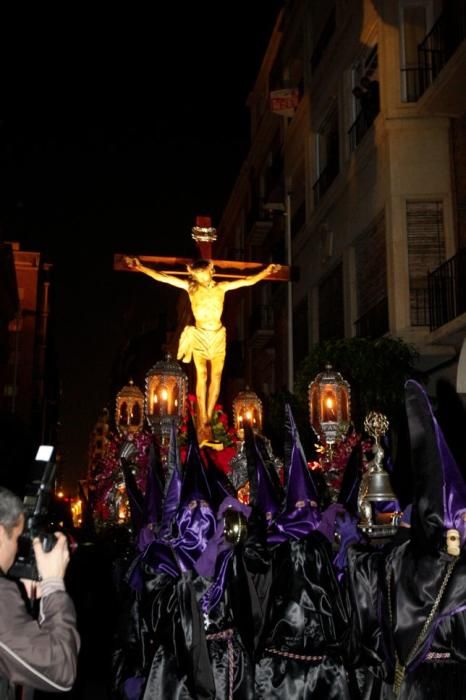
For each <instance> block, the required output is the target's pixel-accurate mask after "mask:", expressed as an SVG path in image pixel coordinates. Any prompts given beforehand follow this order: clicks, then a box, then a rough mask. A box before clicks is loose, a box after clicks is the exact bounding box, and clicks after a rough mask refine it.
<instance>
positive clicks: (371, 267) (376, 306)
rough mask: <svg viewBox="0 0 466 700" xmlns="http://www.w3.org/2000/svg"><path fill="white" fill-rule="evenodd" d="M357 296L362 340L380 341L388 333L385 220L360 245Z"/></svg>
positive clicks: (374, 226)
mask: <svg viewBox="0 0 466 700" xmlns="http://www.w3.org/2000/svg"><path fill="white" fill-rule="evenodd" d="M355 257H356V287H357V289H356V292H357V304H358V320H357V321H356V334H357V335H358V336H366V337H378V336H380V335H383V334H384V333H386V332H387V331H388V301H387V254H386V249H385V216H384V215H383V214H382V215H381V216H380V217H379V218H378V220H377V221H376V223H375V224H374V225H373V226H372V227H371V228H370V229H369V230H368V231H367V232H366V233H365V234H364V235H363V236H361V238H360V239H359V240H358V241H357V243H356V246H355Z"/></svg>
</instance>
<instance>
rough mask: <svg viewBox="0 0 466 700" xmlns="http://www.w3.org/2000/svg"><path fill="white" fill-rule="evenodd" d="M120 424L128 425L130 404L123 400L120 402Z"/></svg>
mask: <svg viewBox="0 0 466 700" xmlns="http://www.w3.org/2000/svg"><path fill="white" fill-rule="evenodd" d="M118 423H119V424H120V425H128V404H127V403H126V401H122V402H121V404H120V415H119V419H118Z"/></svg>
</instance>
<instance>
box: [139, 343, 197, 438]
mask: <svg viewBox="0 0 466 700" xmlns="http://www.w3.org/2000/svg"><path fill="white" fill-rule="evenodd" d="M187 391H188V377H187V375H186V374H185V373H184V372H183V370H182V368H181V365H180V364H179V363H178V362H177V361H176V360H173V359H172V357H171V355H170V354H167V355H166V357H165V360H160V361H159V362H156V363H155V365H154V366H153V367H152V368H151V369H150V370H149V371H148V373H147V374H146V396H145V400H146V417H147V420H148V422H149V423H150V426H151V428H152V432H153V433H154V434H155V435H156V436H157V437H159V438H162V442H164V441H165V440H168V437H169V435H170V431H171V427H172V425H173V424H175V426H177V427H178V425H179V424H180V422H181V420H182V418H183V416H184V414H185V410H186V397H187Z"/></svg>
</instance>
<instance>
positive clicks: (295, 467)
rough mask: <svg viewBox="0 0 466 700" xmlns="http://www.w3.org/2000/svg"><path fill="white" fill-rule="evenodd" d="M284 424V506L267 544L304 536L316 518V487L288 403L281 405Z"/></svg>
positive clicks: (313, 526) (318, 517)
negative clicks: (283, 407)
mask: <svg viewBox="0 0 466 700" xmlns="http://www.w3.org/2000/svg"><path fill="white" fill-rule="evenodd" d="M285 427H286V433H287V437H286V444H285V470H286V496H285V504H284V508H283V510H282V512H281V513H280V514H279V515H278V516H277V518H276V519H275V523H274V531H273V533H272V534H271V535H270V537H269V538H268V541H269V542H270V543H271V544H279V543H280V542H283V541H285V540H287V539H301V538H303V537H306V536H307V535H308V534H309V533H310V532H311V531H312V530H315V529H316V528H317V527H318V525H319V522H320V511H319V507H318V496H317V489H316V487H315V484H314V480H313V478H312V475H311V472H310V471H309V467H308V464H307V459H306V455H305V454H304V450H303V446H302V444H301V439H300V437H299V433H298V429H297V427H296V423H295V420H294V417H293V414H292V412H291V408H290V406H289V405H288V404H287V405H286V406H285Z"/></svg>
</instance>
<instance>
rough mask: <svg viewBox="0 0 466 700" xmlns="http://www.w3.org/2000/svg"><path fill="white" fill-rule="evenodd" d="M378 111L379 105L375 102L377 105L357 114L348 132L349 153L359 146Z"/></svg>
mask: <svg viewBox="0 0 466 700" xmlns="http://www.w3.org/2000/svg"><path fill="white" fill-rule="evenodd" d="M379 111H380V105H379V103H378V102H377V104H373V105H372V106H371V108H370V109H363V110H361V112H359V114H358V116H357V117H356V119H355V120H354V122H353V124H352V125H351V128H350V129H349V131H348V137H349V145H350V151H354V150H355V149H356V148H357V147H358V146H359V144H360V143H361V141H362V139H363V138H364V136H365V135H366V133H367V132H368V131H369V129H370V128H371V126H372V124H373V123H374V119H375V118H376V116H377V115H378V113H379Z"/></svg>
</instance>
